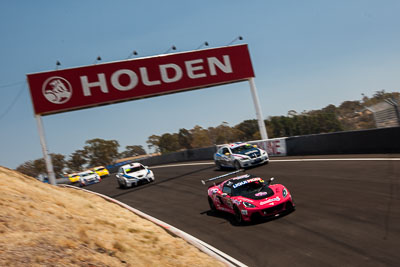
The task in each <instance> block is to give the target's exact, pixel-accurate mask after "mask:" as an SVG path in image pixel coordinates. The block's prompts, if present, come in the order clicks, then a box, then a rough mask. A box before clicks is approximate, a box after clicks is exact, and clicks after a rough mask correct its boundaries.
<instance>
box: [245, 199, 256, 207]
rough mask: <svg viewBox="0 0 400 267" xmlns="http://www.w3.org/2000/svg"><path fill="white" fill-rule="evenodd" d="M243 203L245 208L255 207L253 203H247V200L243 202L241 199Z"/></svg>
mask: <svg viewBox="0 0 400 267" xmlns="http://www.w3.org/2000/svg"><path fill="white" fill-rule="evenodd" d="M243 205H244V206H245V207H246V208H255V207H256V206H255V205H253V204H251V203H249V202H245V201H243Z"/></svg>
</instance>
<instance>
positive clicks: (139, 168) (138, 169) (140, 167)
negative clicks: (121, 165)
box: [125, 166, 144, 173]
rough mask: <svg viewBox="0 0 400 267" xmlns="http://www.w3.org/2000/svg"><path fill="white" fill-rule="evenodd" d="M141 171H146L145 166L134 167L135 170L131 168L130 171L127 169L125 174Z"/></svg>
mask: <svg viewBox="0 0 400 267" xmlns="http://www.w3.org/2000/svg"><path fill="white" fill-rule="evenodd" d="M140 170H144V167H143V166H138V167H133V168H130V169H126V170H125V172H126V173H132V172H137V171H140Z"/></svg>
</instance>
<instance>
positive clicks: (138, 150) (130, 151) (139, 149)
mask: <svg viewBox="0 0 400 267" xmlns="http://www.w3.org/2000/svg"><path fill="white" fill-rule="evenodd" d="M139 155H146V151H145V150H144V148H143V146H136V145H135V146H126V147H125V151H124V152H122V153H121V154H120V157H122V158H128V157H135V156H139Z"/></svg>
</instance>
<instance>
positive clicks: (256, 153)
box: [214, 143, 269, 170]
mask: <svg viewBox="0 0 400 267" xmlns="http://www.w3.org/2000/svg"><path fill="white" fill-rule="evenodd" d="M214 161H215V165H216V166H217V168H218V169H223V168H234V169H236V170H239V169H242V168H246V167H251V166H255V165H259V164H263V163H268V162H269V157H268V154H267V152H266V151H265V150H263V149H261V148H258V147H257V146H255V145H251V144H248V143H233V144H227V145H223V146H221V147H220V148H219V149H218V151H217V153H215V154H214Z"/></svg>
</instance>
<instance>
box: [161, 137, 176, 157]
mask: <svg viewBox="0 0 400 267" xmlns="http://www.w3.org/2000/svg"><path fill="white" fill-rule="evenodd" d="M178 139H179V138H178V134H176V133H174V134H169V133H166V134H163V135H162V136H161V138H160V142H159V145H158V146H159V148H160V151H161V153H163V154H164V153H169V152H175V151H178V150H179V149H180V145H179V140H178Z"/></svg>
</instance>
